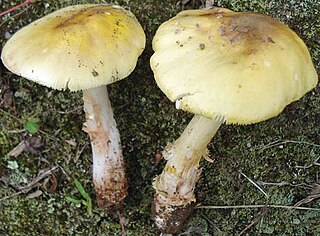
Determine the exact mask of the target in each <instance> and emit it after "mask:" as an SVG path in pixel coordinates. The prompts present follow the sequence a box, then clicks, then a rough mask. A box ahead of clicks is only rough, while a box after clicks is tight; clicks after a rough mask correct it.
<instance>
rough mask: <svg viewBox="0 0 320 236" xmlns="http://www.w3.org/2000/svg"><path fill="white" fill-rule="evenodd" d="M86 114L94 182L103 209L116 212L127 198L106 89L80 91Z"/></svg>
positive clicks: (123, 169) (115, 126)
mask: <svg viewBox="0 0 320 236" xmlns="http://www.w3.org/2000/svg"><path fill="white" fill-rule="evenodd" d="M83 101H84V110H85V113H86V122H85V124H84V125H85V127H84V128H83V129H84V131H86V132H87V133H88V134H89V135H90V138H91V146H92V153H93V182H94V185H95V190H96V193H97V201H98V204H99V206H100V207H102V208H118V207H120V206H121V203H122V201H123V200H124V198H125V197H126V195H127V179H126V176H125V167H124V160H123V155H122V149H121V142H120V134H119V131H118V129H117V124H116V121H115V119H114V117H113V111H112V108H111V104H110V101H109V97H108V92H107V88H106V86H100V87H97V88H92V89H88V90H84V91H83Z"/></svg>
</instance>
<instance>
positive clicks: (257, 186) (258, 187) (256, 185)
mask: <svg viewBox="0 0 320 236" xmlns="http://www.w3.org/2000/svg"><path fill="white" fill-rule="evenodd" d="M239 173H240V174H241V175H243V176H244V177H245V178H246V179H247V180H249V182H250V183H252V184H253V185H254V186H255V187H256V188H257V189H259V190H260V191H261V192H262V193H263V194H264V195H265V196H266V197H267V198H268V197H269V196H268V194H267V193H266V192H265V191H264V190H263V189H262V188H261V187H260V186H259V185H258V184H257V183H256V182H254V181H253V180H252V179H250V178H249V177H248V176H246V175H245V174H244V173H242V172H241V171H239Z"/></svg>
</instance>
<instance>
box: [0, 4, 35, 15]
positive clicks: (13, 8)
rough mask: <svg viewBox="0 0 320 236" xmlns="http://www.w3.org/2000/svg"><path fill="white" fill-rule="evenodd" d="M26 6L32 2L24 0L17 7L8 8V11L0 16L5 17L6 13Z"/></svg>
mask: <svg viewBox="0 0 320 236" xmlns="http://www.w3.org/2000/svg"><path fill="white" fill-rule="evenodd" d="M28 4H32V0H25V1H24V2H23V3H21V4H19V5H17V6H14V7H12V8H10V9H8V10H6V11H4V12H1V13H0V16H4V15H6V14H8V13H10V12H12V11H14V10H17V9H19V8H20V7H23V6H25V5H28Z"/></svg>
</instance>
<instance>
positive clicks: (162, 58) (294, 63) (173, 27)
mask: <svg viewBox="0 0 320 236" xmlns="http://www.w3.org/2000/svg"><path fill="white" fill-rule="evenodd" d="M153 49H154V51H155V53H154V55H153V56H152V58H151V68H152V70H153V72H154V77H155V79H156V82H157V84H158V86H159V87H160V89H161V90H162V91H163V92H164V93H165V94H166V95H167V96H168V98H169V99H170V100H171V101H176V105H177V106H178V107H179V108H181V109H183V110H186V111H189V112H192V113H195V114H199V115H203V116H206V117H209V118H211V117H212V118H213V117H218V118H221V119H223V120H225V121H226V123H235V124H250V123H256V122H259V121H263V120H266V119H268V118H271V117H273V116H276V115H278V114H279V113H280V112H281V111H282V110H283V109H284V107H285V106H286V105H288V104H289V103H291V102H293V101H295V100H298V99H299V98H301V97H302V96H303V95H304V94H305V93H306V92H308V91H309V90H311V89H312V88H314V87H315V86H316V84H317V81H318V79H317V74H316V71H315V69H314V66H313V64H312V61H311V57H310V54H309V52H308V49H307V47H306V45H305V44H304V43H303V41H302V40H301V39H300V38H299V37H298V36H297V35H296V34H295V33H294V32H293V31H292V30H290V29H289V28H288V27H287V26H285V25H284V24H283V23H281V22H279V21H277V20H275V19H273V18H271V17H269V16H265V15H261V14H256V13H250V12H243V13H241V12H239V13H237V12H233V11H230V10H228V9H221V8H216V9H211V10H188V11H183V12H181V13H179V14H178V15H177V16H176V17H174V18H172V19H170V20H169V21H167V22H165V23H163V24H162V25H161V26H160V27H159V29H158V31H157V33H156V35H155V37H154V39H153Z"/></svg>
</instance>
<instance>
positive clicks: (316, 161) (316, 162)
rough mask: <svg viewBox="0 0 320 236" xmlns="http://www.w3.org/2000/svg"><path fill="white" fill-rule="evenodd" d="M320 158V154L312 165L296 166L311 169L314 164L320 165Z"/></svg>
mask: <svg viewBox="0 0 320 236" xmlns="http://www.w3.org/2000/svg"><path fill="white" fill-rule="evenodd" d="M319 159H320V156H318V157H317V158H316V159H315V160H314V161H313V163H311V164H310V165H304V166H296V168H300V169H309V168H311V167H312V166H320V163H319V162H318V161H319Z"/></svg>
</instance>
